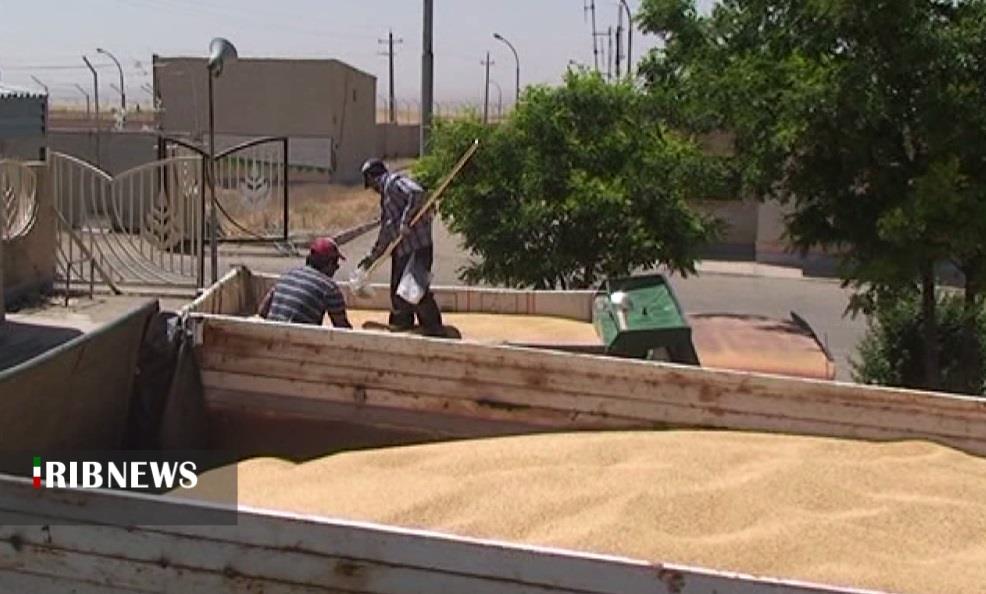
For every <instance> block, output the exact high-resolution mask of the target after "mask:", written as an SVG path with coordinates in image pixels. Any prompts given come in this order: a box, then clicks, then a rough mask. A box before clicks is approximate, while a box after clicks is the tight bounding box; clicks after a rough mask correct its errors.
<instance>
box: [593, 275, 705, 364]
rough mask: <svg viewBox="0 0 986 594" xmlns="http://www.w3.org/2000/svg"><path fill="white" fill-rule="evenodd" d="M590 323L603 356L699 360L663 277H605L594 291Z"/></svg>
mask: <svg viewBox="0 0 986 594" xmlns="http://www.w3.org/2000/svg"><path fill="white" fill-rule="evenodd" d="M592 322H593V325H594V326H595V328H596V333H597V334H598V335H599V338H600V339H602V341H603V346H604V347H605V348H606V353H607V354H611V355H616V356H619V357H629V358H636V359H652V360H660V361H671V362H673V363H682V364H688V365H698V364H699V361H698V355H697V354H696V353H695V347H694V346H693V345H692V329H691V327H690V326H689V325H688V321H687V319H686V318H685V312H684V310H682V308H681V304H680V303H678V298H677V297H675V294H674V291H673V290H672V289H671V285H670V283H668V281H667V279H666V278H665V277H664V275H661V274H649V275H641V276H631V277H624V278H611V279H607V280H606V281H605V282H603V284H602V286H601V287H600V288H599V291H598V292H597V294H596V298H595V300H594V303H593V311H592Z"/></svg>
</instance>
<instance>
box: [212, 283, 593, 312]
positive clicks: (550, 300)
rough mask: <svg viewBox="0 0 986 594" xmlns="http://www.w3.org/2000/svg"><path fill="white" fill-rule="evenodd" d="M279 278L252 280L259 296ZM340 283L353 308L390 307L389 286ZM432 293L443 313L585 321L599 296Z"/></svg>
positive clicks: (465, 290) (442, 289) (477, 290)
mask: <svg viewBox="0 0 986 594" xmlns="http://www.w3.org/2000/svg"><path fill="white" fill-rule="evenodd" d="M278 278H279V277H278V276H276V275H271V274H260V273H257V274H254V275H253V278H252V280H251V287H252V290H253V291H255V294H256V295H263V294H265V293H266V292H267V290H268V289H270V287H272V286H274V284H275V283H277V279H278ZM339 286H340V288H342V290H343V294H344V295H345V297H346V303H347V304H348V306H349V307H350V308H352V309H377V310H384V311H386V310H388V309H390V290H389V287H388V285H384V284H374V285H371V288H372V289H373V293H372V295H370V296H364V295H357V294H355V293H353V292H352V291H351V290H350V288H349V284H348V283H346V282H340V283H339ZM432 293H434V295H435V300H436V301H437V302H438V305H439V307H440V308H441V309H442V311H444V312H456V313H490V314H517V315H537V316H554V317H559V318H567V319H572V320H578V321H582V322H591V321H592V302H593V299H595V295H596V293H595V292H594V291H530V290H515V289H490V288H482V287H446V286H436V287H432ZM200 311H201V310H200ZM203 313H206V312H203ZM208 313H219V312H208ZM225 313H235V314H247V313H250V312H246V311H240V312H225Z"/></svg>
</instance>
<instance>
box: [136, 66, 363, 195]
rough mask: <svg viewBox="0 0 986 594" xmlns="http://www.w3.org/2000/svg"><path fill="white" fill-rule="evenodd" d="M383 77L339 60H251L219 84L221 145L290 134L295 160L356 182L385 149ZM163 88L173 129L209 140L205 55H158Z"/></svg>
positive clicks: (164, 118) (166, 121)
mask: <svg viewBox="0 0 986 594" xmlns="http://www.w3.org/2000/svg"><path fill="white" fill-rule="evenodd" d="M376 86H377V82H376V78H375V77H373V76H372V75H370V74H367V73H365V72H362V71H360V70H357V69H355V68H353V67H352V66H349V65H348V64H344V63H342V62H340V61H338V60H292V59H267V58H262V59H254V58H244V59H240V60H236V61H234V62H230V63H227V64H226V65H225V68H224V69H223V72H222V76H221V77H220V78H218V79H216V80H215V81H214V92H215V105H216V110H215V113H216V116H215V117H216V132H217V143H218V144H219V145H220V146H228V145H231V144H234V143H237V142H241V141H243V140H247V139H250V138H255V137H258V136H288V137H289V138H290V139H291V140H290V152H291V157H290V161H291V163H292V164H297V165H309V166H315V167H320V168H327V169H328V170H329V172H330V174H331V176H332V179H334V180H337V181H356V180H358V179H359V166H360V164H362V162H363V161H364V160H365V159H366V158H367V157H370V156H371V155H372V153H374V152H375V151H376V149H377V130H376V121H375V119H376V114H375V108H376ZM154 87H155V93H156V94H157V95H158V96H159V97H160V98H161V108H162V112H161V114H160V119H159V121H160V125H161V128H162V131H163V132H165V133H166V134H190V135H192V136H196V137H199V138H202V139H203V140H204V139H205V137H206V134H207V132H208V129H209V95H208V77H207V70H206V59H205V58H182V57H162V56H156V55H155V56H154Z"/></svg>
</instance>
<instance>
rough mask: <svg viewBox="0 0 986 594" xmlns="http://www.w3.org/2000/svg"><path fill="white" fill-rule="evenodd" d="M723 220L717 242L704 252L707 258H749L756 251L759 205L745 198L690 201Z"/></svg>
mask: <svg viewBox="0 0 986 594" xmlns="http://www.w3.org/2000/svg"><path fill="white" fill-rule="evenodd" d="M689 206H691V207H692V208H695V209H696V210H698V211H699V212H702V213H704V214H707V215H711V216H714V217H715V218H717V219H719V220H720V221H721V222H722V223H723V227H724V228H723V230H722V235H721V236H720V237H719V241H718V242H716V243H715V244H714V245H712V246H710V247H709V248H708V249H707V250H706V253H705V257H707V258H727V259H748V260H752V259H753V257H754V253H755V251H756V243H757V233H758V219H759V211H760V204H759V203H758V202H756V201H752V200H747V201H741V200H697V201H694V202H691V203H690V204H689Z"/></svg>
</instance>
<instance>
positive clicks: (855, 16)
mask: <svg viewBox="0 0 986 594" xmlns="http://www.w3.org/2000/svg"><path fill="white" fill-rule="evenodd" d="M640 23H641V25H642V27H643V28H644V30H646V31H650V32H654V33H658V34H660V35H661V36H662V37H663V38H664V40H665V44H664V47H663V48H662V49H658V50H655V51H654V52H652V53H651V54H650V56H649V57H648V60H647V62H646V63H645V64H644V65H643V66H642V67H641V72H642V73H643V75H644V77H645V78H646V81H647V84H648V88H649V89H650V91H651V95H652V97H653V98H654V100H655V102H656V103H657V104H658V106H659V108H660V109H661V110H663V111H664V112H666V113H667V114H668V116H669V118H671V121H673V122H674V124H675V125H676V126H678V127H679V128H681V129H686V130H691V131H702V130H711V129H726V130H729V131H731V132H732V133H734V134H735V137H736V147H735V148H736V162H735V166H736V167H737V170H738V171H739V175H738V179H739V182H740V186H741V188H740V191H741V192H743V193H745V194H748V195H752V196H757V197H775V198H778V199H780V200H782V201H787V202H790V203H792V204H793V214H792V215H791V216H790V218H789V221H788V231H789V235H790V238H791V239H792V243H793V244H794V246H796V247H797V248H800V249H801V250H808V249H810V248H812V247H816V246H821V247H823V248H827V249H829V250H831V251H833V252H834V253H836V254H838V256H839V258H840V263H841V274H842V276H843V279H844V280H845V282H846V284H848V285H851V286H853V287H854V288H856V289H857V290H858V296H857V299H855V300H854V302H853V303H852V306H853V307H854V308H856V309H862V310H863V311H872V310H873V307H874V305H875V304H876V303H877V301H879V300H881V299H882V300H883V301H884V302H886V299H887V297H888V296H890V295H898V296H899V295H906V294H908V293H911V292H918V293H919V294H920V295H921V301H920V302H921V306H922V315H921V319H922V320H923V327H922V344H923V345H924V355H923V356H924V359H923V362H922V366H921V368H922V369H923V370H924V373H925V376H924V378H923V381H922V382H921V385H922V386H924V387H930V388H935V387H938V386H939V385H940V384H941V361H940V357H939V349H938V345H939V340H938V333H939V329H938V327H937V320H938V316H937V315H936V314H935V309H936V307H937V300H936V297H935V295H936V284H937V279H936V274H935V272H936V266H937V265H939V264H940V263H942V262H952V263H954V264H955V265H956V266H957V267H958V268H959V269H960V270H961V271H962V272H963V273H964V276H965V279H966V282H965V295H966V302H965V311H966V314H965V318H966V324H965V333H966V339H965V341H964V343H965V345H966V348H965V349H962V350H961V353H960V358H961V359H962V360H963V361H965V362H966V369H968V370H969V373H970V374H973V375H974V374H975V373H978V372H975V371H974V370H975V369H977V368H978V366H977V365H975V362H976V361H977V360H979V359H981V357H982V354H981V353H980V352H978V351H979V347H978V346H977V345H978V341H977V340H975V338H976V334H975V333H976V327H975V322H974V320H975V318H976V316H975V312H976V310H977V307H978V303H979V302H980V301H981V295H982V292H983V283H984V281H983V274H984V263H986V167H984V162H983V160H984V155H986V59H984V56H986V1H984V0H964V1H962V0H958V1H944V0H894V1H883V0H875V1H872V2H848V1H838V0H724V1H723V2H721V3H719V4H718V5H717V6H716V7H715V8H714V9H713V11H712V13H711V14H709V15H700V14H698V13H697V11H696V10H695V7H694V3H693V2H691V1H690V0H644V1H643V4H642V8H641V11H640ZM967 379H968V381H969V382H970V383H971V384H975V382H976V378H975V377H972V375H970V377H969V378H967Z"/></svg>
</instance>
